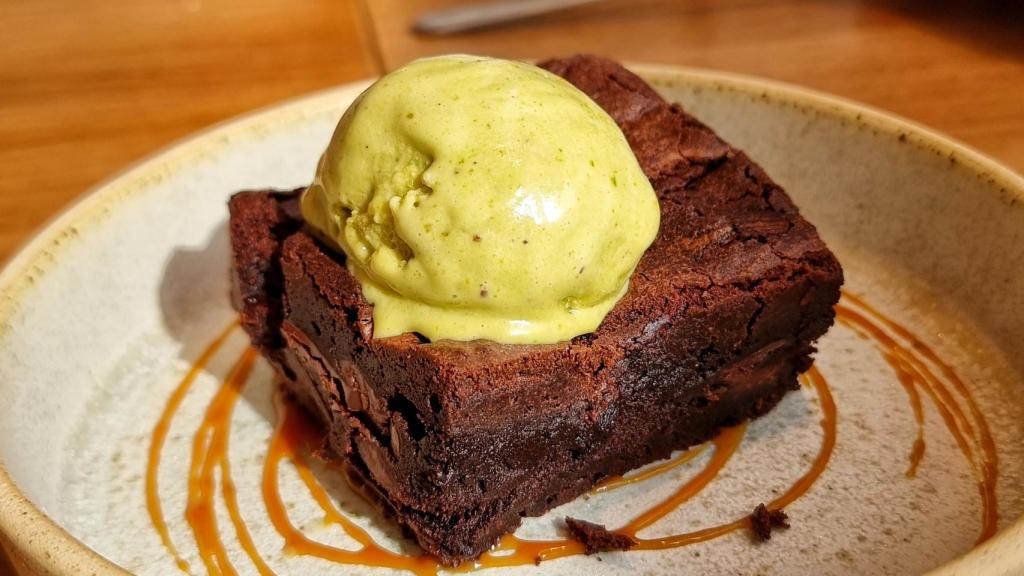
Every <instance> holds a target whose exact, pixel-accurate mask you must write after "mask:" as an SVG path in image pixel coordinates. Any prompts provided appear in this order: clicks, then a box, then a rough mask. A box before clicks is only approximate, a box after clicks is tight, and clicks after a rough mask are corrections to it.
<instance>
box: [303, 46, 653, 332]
mask: <svg viewBox="0 0 1024 576" xmlns="http://www.w3.org/2000/svg"><path fill="white" fill-rule="evenodd" d="M302 213H303V216H304V217H305V219H306V221H307V222H308V223H309V224H310V225H311V226H312V227H313V229H314V230H315V231H316V232H317V233H318V234H319V235H320V236H321V237H322V239H323V240H325V241H327V242H329V243H331V244H333V245H335V246H336V247H338V248H340V249H341V250H343V251H344V253H345V254H346V255H347V260H346V262H347V266H348V268H349V270H350V271H351V272H352V273H353V274H354V275H355V276H356V278H358V280H359V281H360V283H361V285H362V288H363V293H364V295H365V296H366V298H367V300H369V301H370V302H371V303H372V304H373V305H374V309H373V320H374V337H375V338H382V337H387V336H393V335H397V334H401V333H403V332H419V333H420V334H423V335H424V336H426V337H427V338H429V339H430V340H441V339H452V340H475V339H487V340H493V341H497V342H505V343H553V342H559V341H563V340H568V339H570V338H572V337H574V336H577V335H579V334H585V333H587V332H592V331H594V330H595V329H596V328H597V326H598V325H599V324H600V323H601V321H602V320H603V319H604V317H605V315H606V314H607V313H608V311H609V310H611V308H612V307H613V306H614V305H615V303H616V302H617V301H618V300H619V299H620V298H621V297H622V295H623V294H625V292H626V290H627V288H628V286H629V277H630V275H631V274H632V272H633V269H634V268H635V267H636V264H637V262H638V261H639V259H640V257H641V256H642V255H643V253H644V251H645V250H646V249H647V247H648V246H649V245H650V244H651V242H652V241H653V240H654V237H655V235H656V234H657V231H658V222H659V208H658V201H657V197H656V196H655V194H654V191H653V190H652V188H651V185H650V183H649V182H648V181H647V179H646V177H645V176H644V174H643V172H642V171H641V169H640V166H639V165H638V164H637V161H636V158H635V157H634V156H633V153H632V151H631V150H630V148H629V145H628V144H627V143H626V139H625V137H624V136H623V134H622V132H621V131H620V130H619V128H618V127H617V126H616V125H615V123H614V122H613V121H612V119H611V118H610V117H609V116H608V115H607V114H606V113H605V112H604V111H603V110H602V109H601V108H600V107H598V106H597V104H595V103H594V102H593V101H592V100H590V98H588V97H587V96H586V95H585V94H583V93H582V92H580V91H579V90H577V89H576V88H575V87H573V86H572V85H571V84H569V83H568V82H566V81H565V80H563V79H561V78H559V77H557V76H555V75H553V74H551V73H549V72H546V71H544V70H542V69H540V68H537V67H535V66H532V65H529V64H525V63H521V62H512V61H507V60H497V59H491V58H481V57H475V56H445V57H437V58H427V59H422V60H416V61H414V62H412V63H410V64H408V65H406V66H404V67H402V68H400V69H398V70H396V71H394V72H392V73H390V74H388V75H386V76H384V77H383V78H381V79H380V80H378V81H377V82H376V83H375V84H373V86H371V87H370V88H369V89H367V90H366V92H364V93H363V94H362V96H360V97H359V99H358V100H356V102H355V103H353V104H352V106H351V107H350V108H349V110H348V111H347V112H346V113H345V115H344V117H342V119H341V122H340V123H339V124H338V128H337V130H336V131H335V133H334V137H333V138H332V140H331V143H330V145H329V146H328V147H327V151H326V152H325V153H324V155H323V157H322V158H321V159H320V165H319V168H318V169H317V174H316V177H315V179H314V182H313V184H312V185H311V186H310V187H309V189H308V190H307V191H306V193H305V194H304V196H303V198H302Z"/></svg>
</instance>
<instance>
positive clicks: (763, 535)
mask: <svg viewBox="0 0 1024 576" xmlns="http://www.w3.org/2000/svg"><path fill="white" fill-rule="evenodd" d="M774 528H789V516H787V515H786V513H785V512H783V511H782V510H769V509H768V507H767V506H765V505H764V503H763V502H762V503H761V504H758V505H757V507H756V508H754V513H753V514H751V515H750V529H751V530H753V531H754V536H756V537H757V539H758V540H759V541H761V542H767V541H769V540H771V539H772V529H774Z"/></svg>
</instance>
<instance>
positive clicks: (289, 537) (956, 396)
mask: <svg viewBox="0 0 1024 576" xmlns="http://www.w3.org/2000/svg"><path fill="white" fill-rule="evenodd" d="M844 299H845V301H846V302H848V303H849V304H850V305H847V304H846V303H841V304H839V305H837V306H836V316H837V319H838V320H839V322H841V323H842V324H844V325H845V326H847V327H849V328H851V329H852V330H854V331H855V332H856V333H857V334H858V335H860V336H862V337H864V338H867V339H869V340H871V341H872V342H873V343H874V344H875V346H876V347H877V348H878V350H879V352H880V353H881V355H882V357H883V358H884V359H885V361H886V362H887V363H888V364H889V365H890V366H891V367H892V368H893V370H894V371H895V373H896V376H897V378H898V380H899V382H900V384H901V386H902V387H903V388H904V390H905V391H906V393H907V397H908V400H909V402H910V406H911V409H912V412H913V416H914V420H915V424H916V434H915V438H914V441H913V445H912V448H911V450H910V454H909V458H908V459H909V467H908V469H907V470H906V473H905V474H906V476H907V477H913V476H914V475H915V474H916V472H917V469H918V467H919V464H920V462H921V461H922V459H923V458H924V454H925V446H926V445H925V440H924V407H923V402H922V394H921V392H923V393H924V396H926V397H928V398H929V399H930V400H931V401H932V403H933V404H934V405H935V407H936V409H937V410H938V412H939V413H940V415H941V416H942V419H943V422H944V424H945V425H946V427H947V428H948V429H949V431H950V433H951V434H952V436H953V437H954V439H955V440H956V443H957V446H958V447H959V449H960V450H961V452H962V453H963V454H964V456H965V458H966V459H967V461H968V462H969V463H970V465H971V467H972V470H973V471H974V473H975V477H976V479H977V481H978V487H979V492H980V494H981V498H982V508H983V513H982V531H981V536H980V537H979V539H978V542H981V541H983V540H985V539H987V538H988V537H990V536H991V535H992V534H993V533H994V532H995V530H996V525H997V521H998V516H997V503H996V498H995V481H996V475H997V467H998V464H997V459H996V451H995V442H994V440H993V439H992V435H991V431H990V429H989V427H988V424H987V422H986V421H985V419H984V417H983V416H982V414H981V412H980V410H979V408H978V406H977V403H976V402H975V401H974V399H973V397H972V396H971V394H970V391H969V389H968V388H967V386H966V384H965V383H964V382H963V381H962V380H961V379H960V378H959V377H958V376H957V375H956V373H955V372H954V371H953V369H952V368H951V367H950V366H949V365H948V364H946V363H944V362H943V361H942V360H941V359H940V358H939V356H938V355H937V354H936V353H935V352H934V351H933V350H932V349H931V348H929V347H928V346H927V345H925V344H924V343H923V342H921V341H920V340H919V339H918V338H916V337H915V336H914V335H913V334H911V333H910V332H909V331H907V330H906V329H905V328H903V327H901V326H899V325H898V324H896V323H895V322H893V321H891V320H889V319H888V318H886V317H885V316H883V315H881V314H880V313H879V312H877V311H876V310H874V309H873V308H871V307H870V306H869V305H867V304H866V303H865V302H864V301H863V300H861V299H860V298H858V297H856V296H853V295H851V294H848V293H844ZM237 325H238V324H237V322H236V323H235V324H232V326H230V327H229V328H228V329H227V330H225V331H224V332H223V333H222V334H221V335H220V336H218V337H217V339H216V340H214V341H213V342H212V343H211V344H210V346H209V348H207V350H205V351H204V352H203V353H202V354H201V355H200V356H199V358H198V359H197V360H196V362H195V364H194V365H193V367H192V369H191V370H190V371H189V373H188V374H186V376H185V377H184V378H183V379H182V381H181V383H180V384H179V385H178V387H177V388H176V389H175V391H174V392H173V394H172V395H171V397H170V399H169V400H168V403H167V406H166V407H165V409H164V412H163V414H162V416H161V418H160V421H159V422H158V423H157V425H156V427H155V428H154V430H153V438H152V442H151V446H150V451H149V462H148V468H147V474H146V497H147V508H148V510H149V513H150V518H151V519H152V521H153V525H154V527H155V528H156V529H157V532H158V533H159V534H160V537H161V540H162V541H163V543H164V546H165V547H166V548H167V550H168V551H169V552H170V553H171V555H172V556H173V557H174V558H175V561H176V563H177V565H178V567H179V568H180V569H181V570H182V571H185V572H188V570H189V566H188V564H187V563H186V562H185V561H184V560H183V559H182V557H181V556H180V554H179V553H178V551H177V549H176V548H175V547H174V545H173V542H172V541H171V538H170V536H169V535H168V532H167V526H166V523H165V522H164V518H163V513H162V510H161V505H160V500H159V494H158V491H157V482H156V479H157V471H158V466H159V460H160V456H161V450H162V447H163V443H164V441H165V439H166V436H167V432H168V429H169V427H170V422H171V420H172V419H173V417H174V414H175V413H176V412H177V410H178V409H179V407H180V404H181V402H182V400H183V399H184V397H185V395H186V393H187V392H188V390H189V388H190V387H191V386H192V384H193V382H194V381H195V379H196V377H197V376H198V374H199V373H200V372H201V371H202V370H203V368H204V367H205V366H206V365H207V364H208V363H209V361H210V359H211V358H212V357H213V356H214V355H215V354H216V352H217V351H218V349H220V348H221V347H222V345H223V344H224V342H225V341H226V340H227V338H228V336H229V335H230V333H231V331H232V330H233V329H234V328H235V327H236V326H237ZM257 357H258V354H257V353H256V352H255V351H254V350H252V349H246V351H245V352H244V353H243V354H242V355H241V357H240V358H239V359H238V361H237V362H236V363H235V365H234V366H233V367H232V368H231V370H230V372H229V374H228V376H227V377H226V378H225V379H224V381H223V383H222V385H221V387H220V389H219V390H218V391H217V393H216V394H215V396H214V397H213V399H212V400H211V402H210V404H209V405H208V407H207V411H206V414H205V416H204V419H203V421H202V423H201V424H200V427H199V429H198V431H197V433H196V436H195V439H194V441H193V445H192V462H191V468H190V473H189V483H188V488H189V490H188V494H189V496H188V506H187V510H186V514H185V516H186V519H187V521H188V523H189V526H190V527H191V529H192V532H193V534H194V536H195V540H196V545H197V548H198V550H199V555H200V558H201V559H202V561H203V564H204V566H205V567H206V569H207V572H208V573H210V574H218V575H220V574H226V575H233V574H235V573H236V571H235V568H234V566H233V565H232V564H231V561H230V559H229V558H228V554H227V553H226V551H225V548H224V545H223V541H222V540H221V537H220V532H219V529H218V527H217V520H216V509H215V504H216V490H215V484H216V476H215V471H216V470H219V471H220V479H221V483H220V488H221V497H222V499H223V502H224V506H225V508H226V509H227V511H228V516H229V517H230V519H231V522H232V525H233V526H234V528H235V535H236V537H237V539H238V543H239V544H240V545H241V547H242V549H243V550H244V551H245V552H246V554H247V556H248V557H249V559H250V560H251V561H252V563H253V565H254V566H255V567H256V569H257V571H258V572H259V573H260V574H261V576H267V575H272V574H274V572H273V571H272V570H271V569H270V567H269V566H268V565H267V563H266V561H265V560H264V559H263V558H262V556H261V555H260V553H259V551H258V550H257V548H256V547H255V545H254V543H253V542H252V539H251V537H250V535H249V531H248V529H247V527H246V525H245V521H244V519H243V518H242V516H241V513H240V511H239V508H238V502H237V498H236V492H235V486H234V483H233V482H232V480H231V472H230V465H229V461H228V458H227V448H228V440H229V435H230V424H231V414H232V411H233V407H234V405H235V404H236V402H237V400H238V398H239V396H240V393H241V390H242V388H243V387H244V386H245V383H246V380H247V379H248V376H249V372H250V371H251V369H252V365H253V362H255V361H256V359H257ZM800 380H801V382H802V383H803V384H804V385H805V386H808V387H811V388H813V390H814V391H815V393H816V394H817V396H818V398H819V401H820V408H821V413H822V418H821V422H820V424H821V428H822V443H821V447H820V448H819V451H818V454H817V456H816V457H815V459H814V462H813V463H812V464H811V467H810V468H809V469H808V470H807V471H806V472H805V473H804V474H803V475H802V476H801V477H799V478H798V479H797V480H796V481H794V482H793V484H792V485H790V487H789V488H788V489H787V490H786V491H785V492H784V493H783V494H782V495H781V496H779V497H778V498H776V499H774V500H772V501H771V502H770V503H769V504H768V505H767V507H768V508H769V509H770V510H778V509H782V508H785V507H786V506H789V505H790V504H792V503H793V502H795V501H796V500H797V499H799V498H800V497H801V496H803V495H804V494H805V493H807V492H808V491H809V490H810V489H811V487H812V486H813V485H814V483H815V481H816V480H817V479H818V478H819V477H820V476H821V474H822V473H823V472H824V471H825V469H826V468H827V466H828V462H829V460H830V458H831V456H832V452H833V450H834V448H835V442H836V433H837V420H838V415H837V409H836V405H835V401H834V400H833V398H832V394H831V392H830V390H829V387H828V383H827V381H826V380H825V378H824V377H823V376H822V374H821V373H820V372H819V371H818V370H817V368H816V367H813V366H812V367H811V368H810V369H809V370H808V371H807V372H806V373H805V374H803V375H801V376H800ZM961 403H962V404H963V406H962V405H961ZM274 405H275V410H276V413H277V424H276V426H275V430H274V434H273V437H272V438H271V440H270V445H269V447H268V450H267V454H266V458H265V461H264V467H263V476H262V486H261V488H262V495H263V500H264V504H265V506H266V511H267V514H268V517H269V519H270V523H271V525H272V526H273V527H274V529H275V530H276V531H277V533H278V534H279V535H280V536H281V538H282V539H283V540H284V551H285V552H286V553H287V554H293V555H306V556H313V557H317V558H321V559H324V560H327V561H330V562H335V563H339V564H350V565H351V564H359V565H366V566H380V567H388V568H394V569H400V570H406V571H409V572H412V573H414V574H416V575H417V576H433V575H436V574H437V573H438V571H439V570H440V569H441V568H442V567H441V566H439V565H438V563H437V562H436V560H434V559H433V558H431V557H428V556H425V555H419V556H411V555H407V554H402V553H399V552H395V551H392V550H389V549H388V548H385V547H383V546H381V545H380V544H378V543H377V542H376V541H375V540H374V539H373V537H371V536H370V535H369V533H367V532H366V530H364V529H363V528H362V527H360V526H359V525H358V524H356V523H355V522H353V521H352V520H350V519H349V518H348V517H347V516H345V514H343V513H342V512H341V511H340V510H339V509H338V508H337V506H336V505H335V504H334V502H333V501H332V499H331V497H330V495H329V494H328V493H327V490H326V489H325V488H324V487H323V485H322V484H321V483H320V481H319V480H318V479H317V477H316V475H315V474H314V473H313V472H312V470H310V468H309V466H308V460H307V458H308V456H309V454H310V453H311V452H312V450H313V448H314V447H318V446H321V445H322V443H323V437H324V433H323V431H322V430H320V429H318V427H317V426H316V425H315V424H314V423H313V422H312V421H311V420H310V419H309V418H308V417H307V416H306V415H305V414H304V413H303V412H302V410H301V409H300V408H298V407H296V406H295V405H294V404H293V403H291V402H287V401H285V400H284V398H283V394H282V393H281V392H280V391H278V392H277V393H276V394H275V398H274ZM745 431H746V425H745V424H743V425H739V426H734V427H731V428H725V429H723V430H722V432H721V433H720V434H719V436H718V437H716V438H715V439H714V440H711V441H710V442H707V443H705V444H704V445H701V446H697V447H694V448H692V449H690V450H688V451H686V452H684V453H682V454H680V455H678V456H676V457H675V458H673V459H671V460H669V461H667V462H664V463H661V464H659V465H656V466H653V467H649V468H647V469H646V470H644V471H642V472H639V473H635V474H632V475H629V476H626V477H614V478H610V479H608V480H606V481H604V482H603V483H601V484H600V485H598V486H597V487H596V488H594V490H593V491H592V493H593V494H602V493H605V492H609V491H612V490H615V489H617V488H621V487H623V486H627V485H631V484H635V483H638V482H643V481H645V480H648V479H650V478H653V477H655V476H658V475H660V474H664V473H666V472H668V471H670V470H672V469H675V468H677V467H680V466H682V465H684V464H686V463H687V462H690V461H692V460H694V459H695V458H697V457H699V456H701V455H702V454H703V453H704V452H706V451H707V450H708V448H709V447H711V448H713V452H712V454H711V457H710V458H708V461H707V462H706V463H705V464H704V467H703V469H702V470H700V471H699V472H697V473H696V474H695V475H694V476H693V477H691V478H690V479H689V480H687V481H686V482H685V483H683V484H682V485H681V486H680V487H679V488H678V489H676V491H675V492H674V493H673V494H672V495H670V496H669V497H668V498H666V499H665V500H663V501H662V502H660V503H658V504H657V505H655V506H653V507H651V508H650V509H648V510H646V511H644V512H642V513H641V514H639V515H638V516H637V517H636V518H634V519H632V520H631V521H630V522H628V523H627V524H625V525H623V526H622V527H620V528H618V529H616V530H615V532H616V533H618V534H624V535H627V536H629V537H631V538H633V539H634V540H635V541H636V542H637V545H636V548H637V549H641V550H661V549H666V548H675V547H679V546H686V545H689V544H694V543H697V542H703V541H707V540H711V539H713V538H717V537H719V536H723V535H725V534H729V533H731V532H735V531H737V530H741V529H746V528H749V527H750V518H749V516H744V517H742V518H738V519H736V520H733V521H731V522H728V523H725V524H721V525H717V526H710V527H708V528H704V529H701V530H697V531H693V532H688V533H683V534H674V535H669V536H662V537H655V538H640V537H638V536H637V534H638V533H640V532H641V531H642V530H644V529H645V528H648V527H650V526H651V525H653V524H655V523H657V522H658V521H659V520H661V519H662V518H664V517H665V516H666V515H668V514H670V513H672V512H673V511H674V510H676V509H678V508H679V507H680V506H681V505H683V504H684V503H685V502H687V501H688V500H690V499H692V498H693V497H694V496H696V495H698V494H699V493H700V492H701V491H702V490H704V488H706V487H707V486H708V485H709V484H710V483H711V482H713V481H714V479H715V478H716V477H717V476H718V474H719V472H720V471H721V470H722V469H723V468H724V467H725V466H726V465H727V464H728V463H729V461H730V460H731V459H732V457H733V455H734V454H735V452H736V450H737V449H738V447H739V445H740V444H741V443H742V440H743V437H744V434H745ZM285 461H287V462H288V463H289V464H291V465H292V466H293V468H294V469H295V471H296V472H297V473H298V476H299V478H300V479H301V480H302V482H303V484H304V485H305V487H306V489H307V490H308V492H309V494H310V496H311V497H312V499H313V500H314V501H315V502H316V503H317V505H318V506H319V507H320V509H321V511H322V512H323V515H324V516H323V520H324V523H325V524H331V525H337V526H338V527H340V529H341V530H342V531H343V532H344V533H345V534H346V535H347V536H348V537H349V538H351V539H352V540H354V541H355V542H356V543H357V544H358V545H359V548H357V549H346V548H338V547H335V546H330V545H327V544H324V543H321V542H318V541H316V540H313V539H311V538H309V537H308V536H307V535H306V534H305V533H304V532H302V530H300V529H298V528H297V527H296V526H295V525H294V524H292V522H291V520H290V518H289V515H288V510H287V507H286V505H285V502H284V500H283V498H282V496H281V492H280V486H279V476H280V472H281V464H282V462H285ZM584 552H585V550H584V547H583V545H582V544H581V543H579V542H577V541H575V540H570V539H551V540H526V539H522V538H518V537H516V536H515V535H508V536H505V537H504V538H503V539H502V540H501V541H500V542H499V543H498V544H497V545H495V546H494V547H493V548H492V549H491V550H490V551H489V552H487V553H485V554H484V555H482V556H481V557H480V558H479V559H478V560H477V561H476V562H474V563H471V564H464V565H463V566H460V567H459V568H457V569H453V571H458V572H467V571H474V570H477V569H482V568H491V567H500V566H521V565H527V564H534V563H537V562H541V561H546V560H552V559H555V558H562V557H565V556H571V555H576V554H582V553H584Z"/></svg>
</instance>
